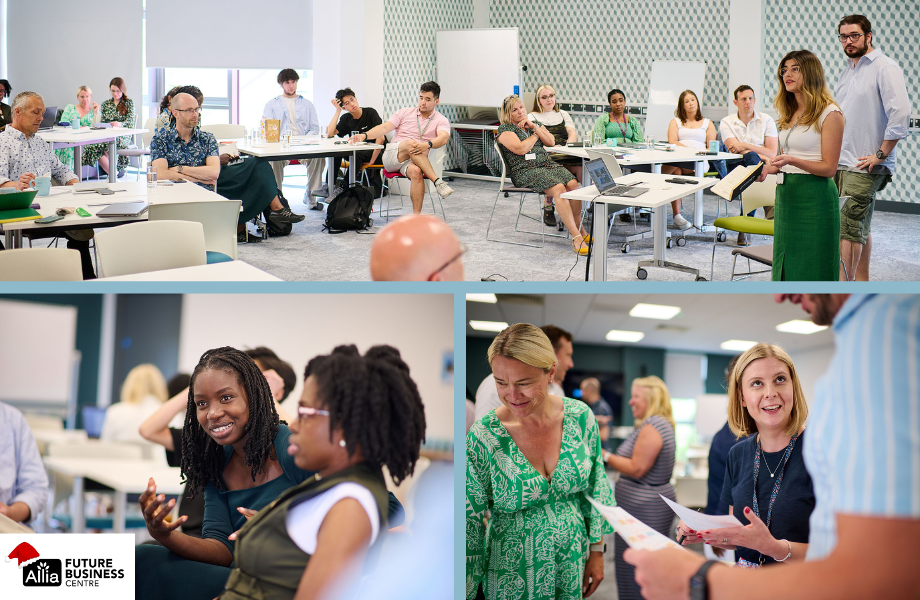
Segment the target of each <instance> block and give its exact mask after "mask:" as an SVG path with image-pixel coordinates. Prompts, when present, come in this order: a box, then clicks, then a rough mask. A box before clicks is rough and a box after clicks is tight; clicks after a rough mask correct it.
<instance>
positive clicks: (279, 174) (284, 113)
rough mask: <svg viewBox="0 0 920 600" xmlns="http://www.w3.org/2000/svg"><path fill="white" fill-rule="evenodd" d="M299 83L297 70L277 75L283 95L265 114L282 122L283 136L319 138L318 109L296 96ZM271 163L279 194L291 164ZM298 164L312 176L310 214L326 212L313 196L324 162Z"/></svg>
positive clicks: (308, 196)
mask: <svg viewBox="0 0 920 600" xmlns="http://www.w3.org/2000/svg"><path fill="white" fill-rule="evenodd" d="M299 79H300V75H298V74H297V71H295V70H294V69H282V70H281V72H280V73H278V85H280V86H281V90H282V92H283V93H282V94H281V95H280V96H278V97H277V98H272V99H271V100H269V101H268V104H266V105H265V110H263V111H262V112H263V114H264V115H265V118H266V119H278V120H280V121H281V131H282V132H284V131H285V130H288V129H289V130H290V131H291V134H292V135H319V117H318V116H316V107H315V106H313V103H312V102H310V101H309V100H307V99H306V98H304V97H303V96H301V95H300V94H298V93H297V81H298V80H299ZM271 162H272V171H274V172H275V183H277V184H278V190H279V191H280V190H281V183H282V181H283V180H284V166H285V165H286V164H288V161H287V160H273V161H271ZM298 162H300V164H302V165H305V166H306V167H307V174H308V176H309V177H308V183H307V190H306V192H305V193H304V195H303V203H304V204H306V205H307V206H309V207H310V210H323V207H322V206H320V205H318V204H317V203H316V198H315V197H314V196H313V192H315V191H316V190H318V189H319V188H320V186H322V183H323V159H322V158H311V159H301V160H300V161H298ZM329 193H330V194H331V193H332V190H329Z"/></svg>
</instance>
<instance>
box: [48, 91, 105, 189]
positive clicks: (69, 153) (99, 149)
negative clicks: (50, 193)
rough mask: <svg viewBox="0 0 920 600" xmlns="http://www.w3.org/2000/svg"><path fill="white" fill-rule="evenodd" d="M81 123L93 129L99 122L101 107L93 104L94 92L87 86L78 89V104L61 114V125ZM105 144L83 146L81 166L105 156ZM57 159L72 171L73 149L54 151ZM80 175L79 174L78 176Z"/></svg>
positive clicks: (67, 108)
mask: <svg viewBox="0 0 920 600" xmlns="http://www.w3.org/2000/svg"><path fill="white" fill-rule="evenodd" d="M74 121H79V122H80V125H81V126H82V127H92V125H93V124H94V123H98V122H99V105H98V104H96V103H95V102H93V90H91V89H89V88H88V87H87V86H85V85H81V86H80V87H78V88H77V103H76V104H68V105H67V106H65V107H64V112H62V113H61V119H60V122H61V123H65V122H66V123H70V124H73V123H74ZM105 149H106V145H105V144H93V145H92V146H83V150H82V159H81V160H80V163H81V164H84V165H94V164H95V163H96V161H97V160H99V157H100V156H101V155H103V154H105ZM54 153H55V154H57V157H58V158H59V159H60V161H61V162H62V163H64V165H66V166H67V167H69V168H70V169H71V170H73V169H74V164H73V148H60V149H58V150H55V151H54ZM79 175H80V174H79V173H77V176H79Z"/></svg>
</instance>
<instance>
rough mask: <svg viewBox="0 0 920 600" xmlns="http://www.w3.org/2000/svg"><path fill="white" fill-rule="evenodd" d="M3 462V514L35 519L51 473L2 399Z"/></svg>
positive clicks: (25, 425) (45, 498)
mask: <svg viewBox="0 0 920 600" xmlns="http://www.w3.org/2000/svg"><path fill="white" fill-rule="evenodd" d="M26 93H28V92H26ZM42 112H44V109H42ZM0 465H2V467H0V514H2V515H5V516H6V517H8V518H10V519H12V520H14V521H18V522H20V523H27V522H29V521H31V520H33V519H35V518H36V517H37V516H38V514H39V513H40V512H41V511H42V510H44V508H45V504H46V503H47V502H48V476H47V475H46V474H45V466H44V465H43V464H42V457H41V455H39V453H38V445H37V444H36V443H35V438H34V437H33V436H32V430H31V429H29V424H28V423H27V422H26V420H25V418H24V417H23V416H22V413H21V412H19V411H18V410H16V409H15V408H13V407H12V406H9V405H7V404H4V403H2V402H0Z"/></svg>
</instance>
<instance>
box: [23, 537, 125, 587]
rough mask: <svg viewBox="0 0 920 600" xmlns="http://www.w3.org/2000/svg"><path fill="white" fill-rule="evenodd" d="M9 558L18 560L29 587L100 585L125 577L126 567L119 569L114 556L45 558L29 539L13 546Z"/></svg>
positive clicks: (26, 584)
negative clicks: (112, 557)
mask: <svg viewBox="0 0 920 600" xmlns="http://www.w3.org/2000/svg"><path fill="white" fill-rule="evenodd" d="M5 560H6V562H11V561H14V560H15V561H17V564H16V566H17V567H18V568H19V569H20V570H21V571H22V585H23V586H25V587H60V586H62V585H65V586H66V587H69V588H75V587H92V588H98V587H100V585H101V584H102V582H103V581H106V580H118V579H124V577H125V569H123V568H118V566H116V564H115V560H113V559H111V558H65V559H64V560H63V561H62V560H61V559H60V558H41V557H40V556H39V553H38V550H36V549H35V547H34V546H32V544H30V543H28V542H22V543H21V544H19V545H18V546H16V547H15V548H13V551H12V552H10V553H9V554H8V555H7V556H6V559H5Z"/></svg>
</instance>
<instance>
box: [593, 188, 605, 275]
mask: <svg viewBox="0 0 920 600" xmlns="http://www.w3.org/2000/svg"><path fill="white" fill-rule="evenodd" d="M591 229H592V230H593V231H592V234H591V239H592V241H591V244H592V245H593V246H594V247H593V252H592V253H591V254H592V257H593V258H594V281H607V203H606V202H595V203H594V222H593V223H592V225H591Z"/></svg>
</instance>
